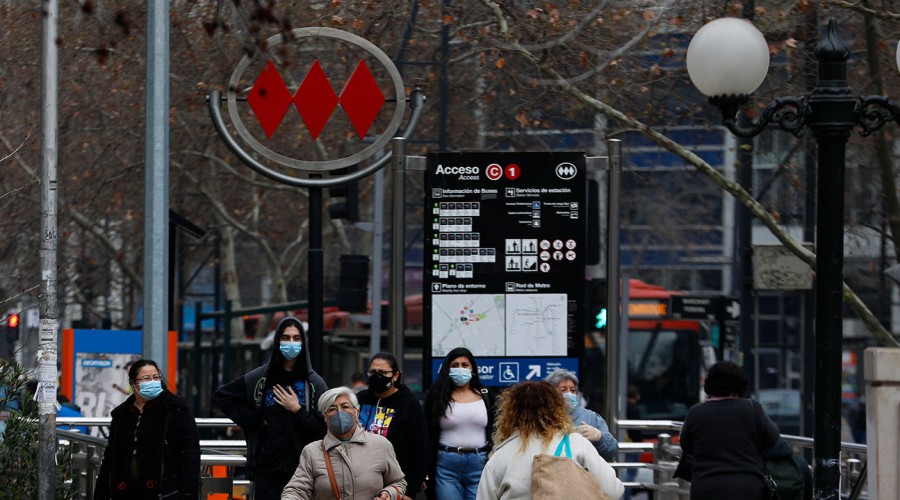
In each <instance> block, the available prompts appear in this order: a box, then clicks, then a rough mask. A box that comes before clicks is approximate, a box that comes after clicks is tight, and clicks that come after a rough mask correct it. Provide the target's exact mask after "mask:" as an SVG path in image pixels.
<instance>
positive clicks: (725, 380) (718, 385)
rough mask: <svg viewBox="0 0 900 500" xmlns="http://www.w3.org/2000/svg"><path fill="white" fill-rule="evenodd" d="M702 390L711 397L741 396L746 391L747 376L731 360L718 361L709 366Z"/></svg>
mask: <svg viewBox="0 0 900 500" xmlns="http://www.w3.org/2000/svg"><path fill="white" fill-rule="evenodd" d="M703 391H704V392H706V394H708V395H710V396H712V397H727V396H738V397H743V396H744V395H745V394H746V392H747V376H746V375H744V370H742V369H741V367H740V366H738V365H736V364H734V363H732V362H731V361H719V362H718V363H716V364H714V365H712V366H711V367H710V368H709V373H707V374H706V382H705V383H704V384H703Z"/></svg>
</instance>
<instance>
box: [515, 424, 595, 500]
mask: <svg viewBox="0 0 900 500" xmlns="http://www.w3.org/2000/svg"><path fill="white" fill-rule="evenodd" d="M563 449H565V456H561V455H562V453H563ZM598 494H599V495H598ZM531 498H532V499H533V500H555V499H558V498H596V499H598V500H610V499H609V495H607V494H606V493H605V492H603V491H602V489H601V488H600V482H599V481H597V478H596V477H594V475H593V474H591V473H590V472H588V471H586V470H584V468H583V467H582V466H581V465H579V464H578V463H577V462H575V460H573V459H572V448H571V446H570V445H569V435H568V434H566V436H565V437H564V438H563V439H562V441H560V442H559V446H557V447H556V452H555V453H554V454H553V455H545V454H539V455H535V456H534V458H533V459H532V462H531Z"/></svg>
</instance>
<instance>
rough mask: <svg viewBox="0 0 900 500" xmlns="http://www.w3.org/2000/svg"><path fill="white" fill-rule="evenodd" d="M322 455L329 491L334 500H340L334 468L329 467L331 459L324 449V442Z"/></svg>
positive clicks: (323, 443)
mask: <svg viewBox="0 0 900 500" xmlns="http://www.w3.org/2000/svg"><path fill="white" fill-rule="evenodd" d="M322 454H323V455H325V468H326V469H328V481H330V482H331V491H332V492H333V493H334V498H335V499H336V500H341V490H340V488H338V485H337V479H335V477H334V468H332V467H331V457H329V456H328V451H327V450H326V449H325V441H322Z"/></svg>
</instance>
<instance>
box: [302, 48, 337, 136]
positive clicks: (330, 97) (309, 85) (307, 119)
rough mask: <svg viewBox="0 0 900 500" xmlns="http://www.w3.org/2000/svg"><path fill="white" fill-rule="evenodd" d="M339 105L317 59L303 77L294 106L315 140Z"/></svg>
mask: <svg viewBox="0 0 900 500" xmlns="http://www.w3.org/2000/svg"><path fill="white" fill-rule="evenodd" d="M337 105H338V96H337V94H335V93H334V89H333V88H331V83H330V82H329V81H328V77H327V76H325V71H324V70H322V65H320V64H319V60H318V59H316V60H315V61H314V62H313V65H312V68H310V69H309V72H308V73H307V74H306V76H305V77H303V81H302V82H300V88H298V89H297V93H296V94H294V106H297V111H299V112H300V117H301V118H303V123H305V124H306V128H308V129H309V134H310V135H312V138H313V140H316V139H318V138H319V134H321V133H322V129H323V128H325V123H326V122H328V119H329V118H331V113H334V108H336V107H337Z"/></svg>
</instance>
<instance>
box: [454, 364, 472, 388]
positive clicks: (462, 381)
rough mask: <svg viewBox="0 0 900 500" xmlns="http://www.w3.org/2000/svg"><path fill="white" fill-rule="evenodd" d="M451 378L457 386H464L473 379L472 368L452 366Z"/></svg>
mask: <svg viewBox="0 0 900 500" xmlns="http://www.w3.org/2000/svg"><path fill="white" fill-rule="evenodd" d="M450 380H452V381H453V383H454V384H456V385H457V386H460V387H461V386H464V385H466V384H468V383H469V381H470V380H472V370H470V369H468V368H451V369H450Z"/></svg>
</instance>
